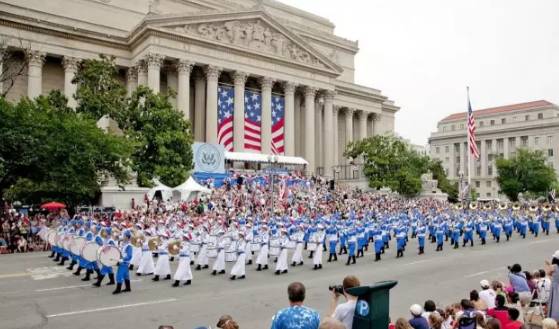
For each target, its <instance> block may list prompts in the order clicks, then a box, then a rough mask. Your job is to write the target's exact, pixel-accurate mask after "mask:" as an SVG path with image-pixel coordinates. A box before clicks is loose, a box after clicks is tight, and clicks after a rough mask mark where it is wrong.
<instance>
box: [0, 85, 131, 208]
mask: <svg viewBox="0 0 559 329" xmlns="http://www.w3.org/2000/svg"><path fill="white" fill-rule="evenodd" d="M66 103H67V100H66V98H65V97H64V95H62V94H61V93H60V91H52V92H51V93H50V94H48V95H47V96H40V97H38V98H37V99H35V100H29V99H28V98H22V99H21V100H20V101H19V102H18V103H17V104H12V103H10V102H8V101H6V100H5V99H3V98H0V117H1V118H2V120H0V140H1V141H2V142H1V143H0V194H3V195H5V196H7V197H8V198H9V199H11V200H20V201H22V202H28V203H40V202H42V201H45V200H53V199H54V200H62V201H65V202H67V203H68V204H70V205H76V204H79V203H88V202H92V201H94V199H95V197H96V195H97V193H98V192H99V189H100V182H101V181H102V180H103V179H104V177H105V176H106V175H111V176H112V177H114V178H115V179H116V180H117V182H118V183H124V182H126V181H127V180H128V171H127V168H126V166H127V159H128V158H129V156H130V152H131V147H130V144H129V143H128V142H127V141H126V140H125V139H124V138H122V137H119V136H113V135H107V134H105V133H104V132H103V131H102V130H101V129H99V128H98V127H97V126H96V122H95V121H94V120H92V119H90V118H87V117H83V116H81V115H79V114H77V113H75V112H74V111H73V110H72V109H70V108H68V107H67V106H66Z"/></svg>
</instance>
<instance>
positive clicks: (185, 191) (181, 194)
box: [173, 176, 212, 201]
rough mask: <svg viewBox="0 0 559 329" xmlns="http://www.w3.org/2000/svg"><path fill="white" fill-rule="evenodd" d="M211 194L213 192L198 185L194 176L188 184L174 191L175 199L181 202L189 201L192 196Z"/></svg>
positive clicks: (187, 181) (189, 178)
mask: <svg viewBox="0 0 559 329" xmlns="http://www.w3.org/2000/svg"><path fill="white" fill-rule="evenodd" d="M193 193H194V194H210V193H212V190H210V189H209V188H207V187H204V186H202V185H200V184H198V183H197V182H196V181H195V180H194V178H192V176H190V177H188V179H187V180H186V182H184V183H182V184H181V185H179V186H177V187H175V188H174V189H173V199H179V200H181V201H185V200H188V199H189V198H190V196H191V195H192V194H193Z"/></svg>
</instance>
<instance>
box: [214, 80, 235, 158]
mask: <svg viewBox="0 0 559 329" xmlns="http://www.w3.org/2000/svg"><path fill="white" fill-rule="evenodd" d="M217 93H218V97H217V142H218V143H219V144H221V145H223V147H224V148H225V150H226V151H233V111H234V108H235V90H234V88H233V87H231V86H226V85H219V86H218V87H217Z"/></svg>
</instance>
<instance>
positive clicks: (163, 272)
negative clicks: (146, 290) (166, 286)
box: [152, 233, 171, 281]
mask: <svg viewBox="0 0 559 329" xmlns="http://www.w3.org/2000/svg"><path fill="white" fill-rule="evenodd" d="M168 238H169V235H168V234H166V233H164V234H162V235H161V244H160V245H159V248H158V251H157V254H158V257H157V264H155V271H154V272H153V274H155V277H154V278H153V279H152V280H153V281H159V278H160V277H163V278H164V279H165V280H171V265H170V264H169V253H168V252H167V246H168V245H169V241H168Z"/></svg>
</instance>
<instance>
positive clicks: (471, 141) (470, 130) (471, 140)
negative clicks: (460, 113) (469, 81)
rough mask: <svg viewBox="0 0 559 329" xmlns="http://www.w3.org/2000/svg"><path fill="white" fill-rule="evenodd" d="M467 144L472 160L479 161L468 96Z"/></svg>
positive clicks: (474, 122) (473, 119)
mask: <svg viewBox="0 0 559 329" xmlns="http://www.w3.org/2000/svg"><path fill="white" fill-rule="evenodd" d="M468 144H470V153H471V154H472V155H473V156H474V158H476V159H479V149H478V148H477V143H476V119H475V118H474V112H473V111H472V104H470V96H469V95H468Z"/></svg>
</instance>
